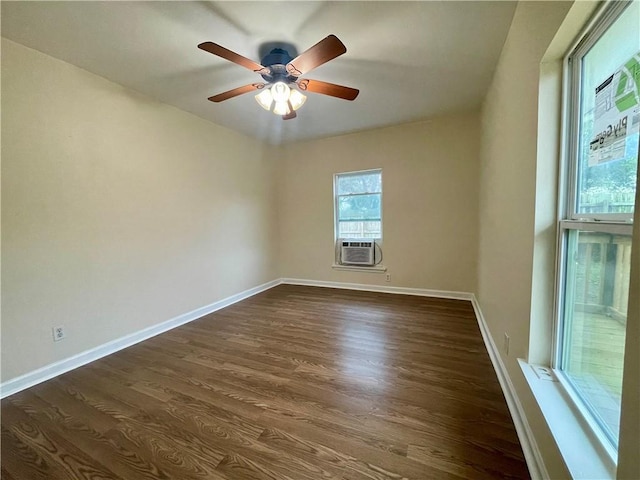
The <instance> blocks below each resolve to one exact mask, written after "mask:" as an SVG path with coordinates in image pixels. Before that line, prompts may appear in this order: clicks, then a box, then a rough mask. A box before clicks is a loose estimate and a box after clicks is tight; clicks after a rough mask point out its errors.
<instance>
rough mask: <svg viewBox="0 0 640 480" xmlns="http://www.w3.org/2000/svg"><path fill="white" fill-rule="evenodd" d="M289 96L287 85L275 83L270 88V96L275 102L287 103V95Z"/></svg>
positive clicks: (289, 90)
mask: <svg viewBox="0 0 640 480" xmlns="http://www.w3.org/2000/svg"><path fill="white" fill-rule="evenodd" d="M290 94H291V89H290V88H289V85H287V84H286V83H284V82H276V83H274V84H273V86H272V87H271V95H272V96H273V100H274V101H276V102H285V103H286V102H287V100H289V95H290Z"/></svg>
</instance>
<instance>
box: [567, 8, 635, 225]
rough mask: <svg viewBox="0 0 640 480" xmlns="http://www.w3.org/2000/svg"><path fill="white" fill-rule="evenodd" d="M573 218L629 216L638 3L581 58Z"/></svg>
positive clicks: (633, 170)
mask: <svg viewBox="0 0 640 480" xmlns="http://www.w3.org/2000/svg"><path fill="white" fill-rule="evenodd" d="M581 70H582V71H581V83H582V85H581V89H580V90H581V95H580V100H581V108H580V111H581V114H580V142H579V153H578V156H579V169H578V170H579V171H578V188H577V198H576V206H577V214H578V215H581V214H582V215H585V214H586V215H587V216H588V215H589V214H595V215H598V214H612V213H629V214H630V213H632V212H633V209H634V205H633V204H634V198H635V187H636V175H637V169H638V125H639V124H640V3H639V2H634V3H632V4H631V5H630V6H629V7H627V9H626V10H625V11H624V12H623V13H622V14H621V16H620V17H619V18H618V19H617V20H616V21H615V23H614V24H613V25H611V27H610V28H609V29H607V31H606V32H605V33H604V34H603V35H602V36H601V37H600V38H599V39H598V41H597V42H596V43H595V44H594V46H593V47H592V48H591V49H590V50H589V52H587V53H586V54H585V55H584V57H583V58H582V64H581Z"/></svg>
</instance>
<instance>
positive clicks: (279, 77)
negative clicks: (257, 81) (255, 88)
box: [260, 48, 297, 83]
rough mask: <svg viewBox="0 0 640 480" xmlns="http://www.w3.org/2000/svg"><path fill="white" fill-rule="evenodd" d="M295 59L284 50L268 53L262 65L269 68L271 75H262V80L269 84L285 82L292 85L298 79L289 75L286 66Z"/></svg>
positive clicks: (278, 49) (276, 49) (274, 50)
mask: <svg viewBox="0 0 640 480" xmlns="http://www.w3.org/2000/svg"><path fill="white" fill-rule="evenodd" d="M291 60H293V58H292V57H291V55H289V52H288V51H286V50H284V49H282V48H274V49H272V50H271V51H270V52H269V53H267V54H266V55H265V56H264V57H262V60H261V61H260V63H261V64H262V65H263V66H265V67H268V68H269V70H270V75H267V74H261V75H262V78H264V80H265V81H267V82H270V83H271V82H273V83H275V82H285V83H292V82H295V81H296V80H297V79H296V77H294V76H292V75H289V73H288V72H287V69H286V67H285V66H286V65H287V64H288V63H289V62H291Z"/></svg>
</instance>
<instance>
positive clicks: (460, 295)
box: [281, 278, 473, 301]
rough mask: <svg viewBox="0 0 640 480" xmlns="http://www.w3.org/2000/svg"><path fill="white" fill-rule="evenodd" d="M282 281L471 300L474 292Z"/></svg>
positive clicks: (284, 281)
mask: <svg viewBox="0 0 640 480" xmlns="http://www.w3.org/2000/svg"><path fill="white" fill-rule="evenodd" d="M281 283H286V284H289V285H306V286H309V287H326V288H341V289H344V290H363V291H366V292H381V293H396V294H399V295H417V296H420V297H437V298H450V299H454V300H469V301H471V300H472V298H473V293H467V292H452V291H448V290H429V289H424V288H407V287H392V286H386V285H368V284H364V283H343V282H326V281H323V280H306V279H300V278H283V279H281Z"/></svg>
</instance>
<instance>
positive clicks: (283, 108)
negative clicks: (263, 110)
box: [273, 101, 291, 115]
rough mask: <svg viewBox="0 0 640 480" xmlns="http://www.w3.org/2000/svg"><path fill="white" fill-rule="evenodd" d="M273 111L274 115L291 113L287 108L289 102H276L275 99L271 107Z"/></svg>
mask: <svg viewBox="0 0 640 480" xmlns="http://www.w3.org/2000/svg"><path fill="white" fill-rule="evenodd" d="M273 113H275V114H276V115H288V114H290V113H291V110H290V109H289V103H288V102H287V101H284V102H278V101H276V105H275V107H273Z"/></svg>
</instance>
